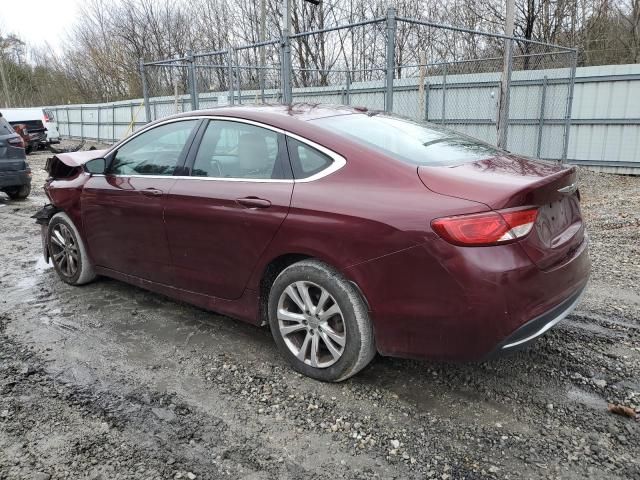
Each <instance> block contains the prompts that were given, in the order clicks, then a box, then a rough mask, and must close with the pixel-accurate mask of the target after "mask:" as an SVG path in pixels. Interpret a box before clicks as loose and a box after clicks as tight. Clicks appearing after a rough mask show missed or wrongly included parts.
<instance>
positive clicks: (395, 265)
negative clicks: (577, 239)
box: [346, 237, 590, 361]
mask: <svg viewBox="0 0 640 480" xmlns="http://www.w3.org/2000/svg"><path fill="white" fill-rule="evenodd" d="M589 272H590V261H589V255H588V250H587V239H586V237H585V239H584V241H583V243H582V244H581V245H580V247H579V248H578V249H576V250H575V252H573V254H572V256H571V258H567V259H566V261H565V262H564V263H562V264H560V265H558V266H556V267H554V268H553V269H551V270H547V271H543V270H541V269H540V268H538V267H537V266H536V265H535V264H533V263H532V262H531V260H530V259H529V258H528V257H527V255H526V254H525V253H524V251H523V250H522V248H521V247H520V246H519V245H518V244H517V243H516V244H510V245H504V246H500V247H480V248H468V247H455V246H453V245H450V244H448V243H446V242H444V240H442V241H441V240H434V241H432V242H429V243H428V244H425V245H421V246H417V247H413V248H410V249H407V250H404V251H402V252H398V253H396V254H392V255H387V256H385V257H382V258H380V259H376V260H372V261H370V262H366V263H364V264H360V265H356V266H353V267H351V268H349V269H347V271H346V274H347V275H348V276H349V278H350V279H351V280H353V281H354V282H355V283H356V284H357V285H358V286H359V287H360V289H361V291H362V292H363V294H364V296H365V297H366V299H367V302H368V303H369V306H370V315H371V318H372V320H373V323H374V329H375V335H376V346H377V348H378V351H379V352H380V353H381V354H382V355H388V356H397V357H406V358H419V359H422V358H429V359H439V360H452V361H478V360H483V359H486V358H488V357H489V356H491V355H495V354H498V353H506V352H507V351H510V350H515V349H516V348H517V347H520V348H522V347H524V346H526V344H529V343H530V342H532V341H534V340H535V339H536V338H538V337H539V336H540V335H542V334H543V333H544V332H546V331H547V330H548V329H549V328H551V327H552V326H553V325H555V323H557V322H559V321H560V320H561V319H562V318H564V316H566V315H567V314H569V313H570V311H571V309H573V308H574V307H575V304H577V301H578V300H579V296H580V294H581V292H582V291H583V290H584V288H585V286H586V284H587V281H588V278H589ZM529 337H531V338H529ZM518 342H520V343H518Z"/></svg>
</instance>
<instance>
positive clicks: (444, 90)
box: [440, 63, 447, 125]
mask: <svg viewBox="0 0 640 480" xmlns="http://www.w3.org/2000/svg"><path fill="white" fill-rule="evenodd" d="M446 116H447V64H446V63H445V64H444V72H442V118H440V123H441V124H442V125H444V119H445V118H446Z"/></svg>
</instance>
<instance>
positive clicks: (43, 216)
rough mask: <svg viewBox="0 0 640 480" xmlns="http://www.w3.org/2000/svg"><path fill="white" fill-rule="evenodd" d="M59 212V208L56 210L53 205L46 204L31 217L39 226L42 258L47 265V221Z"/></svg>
mask: <svg viewBox="0 0 640 480" xmlns="http://www.w3.org/2000/svg"><path fill="white" fill-rule="evenodd" d="M59 211H60V209H59V208H56V207H55V206H54V205H51V204H50V203H48V204H46V205H45V206H44V207H42V208H41V209H40V210H38V211H37V212H36V213H35V214H34V215H31V218H35V220H36V223H37V224H38V225H40V237H41V240H42V254H43V256H44V260H45V262H47V263H49V243H48V240H47V239H48V237H49V236H48V232H49V221H50V220H51V217H53V216H54V215H55V214H56V213H58V212H59Z"/></svg>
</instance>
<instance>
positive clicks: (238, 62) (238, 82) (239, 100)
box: [233, 49, 242, 105]
mask: <svg viewBox="0 0 640 480" xmlns="http://www.w3.org/2000/svg"><path fill="white" fill-rule="evenodd" d="M233 56H234V60H235V62H236V90H237V91H238V105H242V90H241V85H240V81H241V79H242V78H241V76H242V71H241V70H240V57H239V56H238V49H235V50H234V51H233Z"/></svg>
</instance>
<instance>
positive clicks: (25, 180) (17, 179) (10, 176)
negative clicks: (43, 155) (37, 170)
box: [0, 170, 31, 188]
mask: <svg viewBox="0 0 640 480" xmlns="http://www.w3.org/2000/svg"><path fill="white" fill-rule="evenodd" d="M29 184H31V170H12V171H8V172H3V171H0V188H7V187H21V186H22V185H29Z"/></svg>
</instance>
